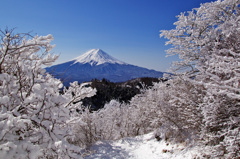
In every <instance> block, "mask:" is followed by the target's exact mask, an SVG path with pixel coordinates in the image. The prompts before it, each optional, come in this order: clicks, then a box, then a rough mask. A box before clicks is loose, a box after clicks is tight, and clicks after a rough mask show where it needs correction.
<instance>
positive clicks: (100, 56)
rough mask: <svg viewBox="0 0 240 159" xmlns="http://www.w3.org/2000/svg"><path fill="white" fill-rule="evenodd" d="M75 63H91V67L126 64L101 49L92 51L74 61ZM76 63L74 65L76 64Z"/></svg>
mask: <svg viewBox="0 0 240 159" xmlns="http://www.w3.org/2000/svg"><path fill="white" fill-rule="evenodd" d="M74 60H75V63H82V64H85V63H90V64H91V65H101V64H104V63H112V64H126V63H124V62H122V61H120V60H118V59H116V58H114V57H112V56H110V55H108V54H107V53H105V52H104V51H102V50H101V49H92V50H90V51H88V52H86V53H84V54H83V55H81V56H79V57H77V58H75V59H74ZM75 63H74V64H75Z"/></svg>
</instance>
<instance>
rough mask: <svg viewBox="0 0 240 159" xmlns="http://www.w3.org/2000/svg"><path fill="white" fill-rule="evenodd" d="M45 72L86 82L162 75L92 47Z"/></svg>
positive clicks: (70, 79) (66, 81)
mask: <svg viewBox="0 0 240 159" xmlns="http://www.w3.org/2000/svg"><path fill="white" fill-rule="evenodd" d="M46 70H47V72H49V73H50V74H52V75H53V76H55V77H56V78H60V79H62V80H63V82H64V85H68V83H69V82H73V81H78V82H80V83H81V82H86V81H90V80H92V79H95V78H96V79H103V78H105V79H108V80H110V81H111V82H124V81H127V80H130V79H134V78H139V77H157V78H158V77H162V76H163V72H158V71H155V70H149V69H146V68H143V67H138V66H134V65H130V64H127V63H125V62H122V61H120V60H117V59H116V58H114V57H112V56H110V55H108V54H107V53H105V52H104V51H102V50H100V49H92V50H90V51H88V52H86V53H85V54H83V55H81V56H79V57H77V58H75V59H73V60H71V61H69V62H66V63H62V64H58V65H54V66H52V67H48V68H46Z"/></svg>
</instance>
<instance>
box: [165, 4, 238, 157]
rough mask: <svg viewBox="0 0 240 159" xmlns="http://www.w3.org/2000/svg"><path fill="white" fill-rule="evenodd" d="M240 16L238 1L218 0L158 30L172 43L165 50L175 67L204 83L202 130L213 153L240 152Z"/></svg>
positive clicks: (217, 155) (229, 153)
mask: <svg viewBox="0 0 240 159" xmlns="http://www.w3.org/2000/svg"><path fill="white" fill-rule="evenodd" d="M239 19H240V1H239V0H217V1H215V2H211V3H205V4H202V5H201V6H200V7H199V8H196V9H193V10H192V11H190V12H188V13H187V14H184V13H182V14H181V15H180V16H178V21H177V22H175V25H176V28H175V29H173V30H170V31H162V33H161V36H165V37H166V38H168V39H169V41H168V42H167V44H172V45H173V48H172V49H170V50H168V54H170V55H179V57H180V59H182V60H181V61H179V62H176V63H175V64H176V65H175V66H177V68H178V69H182V68H184V69H185V68H187V71H186V72H185V73H186V74H188V75H189V74H191V75H192V74H193V73H194V77H195V78H194V79H193V82H194V83H195V85H196V87H200V86H201V87H204V89H203V91H204V92H205V96H204V98H203V102H202V105H201V108H202V114H203V116H204V122H205V128H204V129H203V134H204V135H205V140H206V141H207V143H208V144H210V145H212V146H214V148H215V149H214V150H213V154H212V155H213V156H215V157H221V156H223V155H225V157H230V158H232V157H236V156H238V157H239V156H240V154H239V149H240V136H239V134H240V133H239V129H240V115H239V112H240V107H239V101H240V93H239V92H240V84H239V82H240V80H239V79H240V54H239V53H240V48H239V44H240V42H239V36H240V34H239V33H240V32H239V30H240V21H239ZM189 68H190V69H189ZM188 77H189V76H188Z"/></svg>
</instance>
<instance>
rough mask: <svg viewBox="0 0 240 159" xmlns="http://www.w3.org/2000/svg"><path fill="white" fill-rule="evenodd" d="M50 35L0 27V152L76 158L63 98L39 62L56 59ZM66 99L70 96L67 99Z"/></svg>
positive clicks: (1, 154)
mask: <svg viewBox="0 0 240 159" xmlns="http://www.w3.org/2000/svg"><path fill="white" fill-rule="evenodd" d="M52 40H53V37H52V35H47V36H35V37H30V38H29V36H28V35H27V34H14V33H13V30H8V29H6V30H5V31H0V42H1V43H0V158H22V159H23V158H24V159H25V158H79V157H80V156H78V155H79V152H80V149H79V147H76V146H74V145H71V144H69V143H68V141H67V137H68V136H69V135H71V127H70V126H71V125H69V124H67V121H68V120H70V111H69V109H67V108H66V106H67V103H69V102H68V99H66V97H65V96H62V95H60V94H59V89H60V88H61V87H62V83H61V81H59V80H57V79H55V78H53V77H52V76H50V75H49V74H47V73H45V70H44V69H43V68H42V66H44V65H49V64H51V63H52V62H54V61H55V60H56V59H57V56H52V55H51V54H49V51H50V50H51V49H52V48H53V47H54V46H53V45H51V44H50V42H51V41H52ZM69 100H71V99H69Z"/></svg>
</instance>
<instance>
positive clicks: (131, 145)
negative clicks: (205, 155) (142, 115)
mask: <svg viewBox="0 0 240 159" xmlns="http://www.w3.org/2000/svg"><path fill="white" fill-rule="evenodd" d="M198 150H199V147H197V146H195V147H190V148H189V147H185V146H184V144H168V143H166V142H165V141H157V140H156V139H155V138H154V137H153V133H150V134H146V135H143V136H137V137H134V138H124V139H121V140H118V141H100V142H97V143H96V144H95V145H93V146H92V147H91V148H90V151H89V153H88V154H85V157H84V158H86V159H93V158H94V159H97V158H99V159H100V158H101V159H113V158H115V159H126V158H129V159H146V158H148V159H169V158H177V159H182V158H184V159H187V158H189V159H190V158H194V157H196V156H197V155H196V154H198V152H199V151H198Z"/></svg>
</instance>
